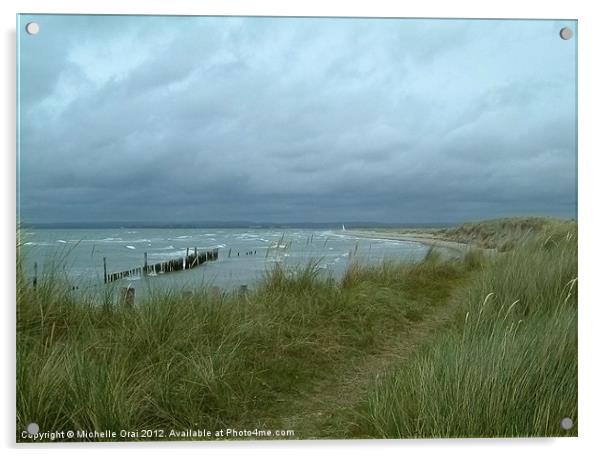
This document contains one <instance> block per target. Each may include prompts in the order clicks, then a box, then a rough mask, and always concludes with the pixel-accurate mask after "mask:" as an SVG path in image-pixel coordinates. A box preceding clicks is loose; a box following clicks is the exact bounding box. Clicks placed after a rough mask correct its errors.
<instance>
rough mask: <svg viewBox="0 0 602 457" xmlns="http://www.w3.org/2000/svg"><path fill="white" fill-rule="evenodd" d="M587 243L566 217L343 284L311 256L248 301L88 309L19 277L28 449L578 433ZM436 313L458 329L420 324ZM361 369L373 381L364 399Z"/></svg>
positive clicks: (45, 284) (354, 273) (223, 298)
mask: <svg viewBox="0 0 602 457" xmlns="http://www.w3.org/2000/svg"><path fill="white" fill-rule="evenodd" d="M575 236H576V226H575V224H570V223H569V224H554V225H552V226H551V228H550V229H549V230H547V231H546V232H545V233H542V234H538V235H537V236H536V237H531V238H529V239H528V240H525V241H524V242H521V244H520V245H518V246H517V247H516V248H514V249H512V250H510V251H508V252H505V253H503V254H498V255H495V256H484V255H482V254H481V253H480V252H478V251H471V252H470V253H468V254H467V255H466V256H464V258H463V259H455V260H454V259H445V258H441V257H440V256H438V255H437V253H436V251H433V252H431V253H430V254H429V255H428V256H427V258H426V259H425V260H424V261H423V262H418V263H412V264H398V263H383V264H382V265H378V266H372V267H365V266H359V265H356V264H350V265H349V268H348V270H347V273H346V274H345V275H344V277H343V278H342V280H341V281H335V280H333V279H332V278H324V277H322V276H320V275H319V274H318V270H317V268H316V267H317V266H316V264H315V263H310V264H308V265H307V267H305V268H301V269H299V270H297V271H294V272H291V271H287V270H284V269H279V268H276V269H274V270H272V271H269V272H267V273H266V276H265V278H264V279H263V281H262V282H261V283H260V284H259V285H258V286H257V288H256V290H255V291H250V292H249V293H247V294H245V295H242V296H239V295H238V294H234V293H232V294H228V293H216V292H215V291H212V290H210V289H207V290H199V291H197V292H195V293H194V294H192V295H186V294H182V293H179V292H177V291H171V292H169V291H167V292H165V293H161V294H151V295H150V296H149V297H148V298H147V299H145V300H143V301H141V302H140V303H137V304H136V305H135V306H134V307H133V308H131V309H123V308H120V307H116V306H112V305H111V303H110V302H108V301H107V302H106V303H103V304H100V305H98V304H94V303H92V302H90V301H88V300H85V299H81V298H75V297H74V296H72V295H70V293H69V291H68V288H67V287H64V285H63V282H62V281H61V280H60V278H56V277H42V278H40V279H39V281H38V287H37V288H36V290H34V289H33V288H32V287H31V284H30V283H29V281H26V279H25V278H24V277H23V275H22V274H21V273H20V271H21V270H20V268H19V266H17V267H18V268H17V383H16V385H17V418H16V426H17V439H18V440H21V437H20V431H21V430H23V428H24V427H25V426H26V425H27V424H28V423H30V422H36V423H38V424H39V425H40V429H41V430H99V431H100V430H107V429H111V430H122V429H125V430H135V429H144V428H153V429H157V428H163V429H166V430H169V429H178V430H183V429H189V428H190V429H197V428H205V429H218V428H277V427H280V428H284V427H287V426H290V424H291V421H294V420H297V419H298V418H301V419H299V420H297V422H296V427H295V428H296V430H295V436H294V437H295V438H310V437H321V438H353V437H374V438H380V437H442V436H453V437H457V436H542V435H563V434H568V435H574V434H576V427H575V428H573V429H572V430H570V431H568V432H562V431H561V430H559V422H560V420H561V419H562V418H563V417H571V418H572V419H573V420H575V421H576V418H577V411H576V408H577V341H576V338H577V331H576V324H577V323H576V320H577V307H576V293H577V285H576V277H577V264H576V256H577V251H576V246H577V244H576V239H575ZM449 310H453V311H454V313H450V312H449ZM446 313H447V314H449V315H451V318H448V319H447V320H443V319H442V318H441V316H443V315H444V314H446ZM437 319H439V320H442V321H445V322H447V324H446V325H445V326H444V327H441V326H439V327H437V330H436V331H435V330H431V331H426V330H421V332H417V331H415V330H416V329H418V328H422V329H430V328H431V327H432V328H433V329H434V328H435V327H434V326H429V323H430V322H431V321H433V322H434V321H437ZM421 326H422V327H421ZM412 332H414V333H415V335H414V337H413V338H414V339H413V340H412V341H414V340H415V341H414V343H412V345H411V348H409V347H405V346H404V341H405V339H406V338H409V336H408V335H412ZM397 347H399V348H401V349H394V348H397ZM396 350H399V351H405V352H404V353H403V354H400V355H401V357H400V358H397V359H396V358H393V359H392V360H393V361H392V362H391V363H389V364H384V365H383V364H376V363H372V362H371V361H373V360H380V359H379V357H381V355H382V354H389V353H393V352H395V351H396ZM387 360H388V359H387ZM373 367H377V368H373ZM361 371H367V372H366V373H355V372H361ZM349 373H355V374H354V376H356V375H357V379H361V378H365V379H376V381H375V382H373V383H367V385H366V386H365V388H360V387H359V386H358V387H357V388H356V386H355V385H354V383H355V381H350V380H349V379H346V377H347V376H348V375H349ZM325 381H329V382H330V381H332V382H330V384H329V383H326V382H325ZM326 385H334V386H335V387H336V386H338V385H346V386H347V388H348V390H350V392H352V393H353V395H350V394H347V396H348V397H351V398H340V397H341V395H342V394H340V393H338V390H337V389H336V388H334V390H333V392H325V391H324V390H323V389H325V387H320V386H326ZM318 396H323V397H324V398H325V399H327V400H328V401H332V403H328V402H327V401H326V400H324V401H322V400H320V401H316V398H317V397H318ZM335 403H340V404H344V408H343V407H341V408H337V407H335V406H336V405H335ZM330 404H332V408H331V413H330V414H329V417H328V418H326V419H324V420H325V421H326V422H325V426H322V424H320V426H319V427H317V426H316V427H312V423H313V422H314V421H316V420H318V418H319V417H322V418H323V416H324V415H322V416H320V414H322V413H321V412H319V413H318V412H317V411H316V410H315V408H317V407H318V406H319V407H321V408H324V407H326V408H328V407H329V405H330ZM316 405H318V406H316ZM324 405H326V406H324ZM304 418H305V419H304ZM310 429H312V430H311V431H310ZM124 439H125V438H124Z"/></svg>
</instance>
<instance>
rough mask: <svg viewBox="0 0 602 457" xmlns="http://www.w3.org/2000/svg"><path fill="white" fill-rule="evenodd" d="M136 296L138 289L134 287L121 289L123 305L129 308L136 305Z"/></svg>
mask: <svg viewBox="0 0 602 457" xmlns="http://www.w3.org/2000/svg"><path fill="white" fill-rule="evenodd" d="M135 296H136V289H134V288H133V287H122V288H121V304H122V306H125V307H127V308H129V307H131V306H132V305H133V304H134V298H135Z"/></svg>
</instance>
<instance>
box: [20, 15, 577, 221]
mask: <svg viewBox="0 0 602 457" xmlns="http://www.w3.org/2000/svg"><path fill="white" fill-rule="evenodd" d="M25 19H26V18H25ZM36 20H37V21H38V22H40V23H41V34H40V35H39V36H38V37H35V39H32V38H31V37H28V36H26V35H23V36H21V37H20V42H21V49H20V55H21V62H20V93H21V98H20V103H21V118H20V128H21V134H20V151H21V155H20V165H21V174H20V176H19V185H20V189H19V190H20V210H21V217H22V219H23V220H25V221H31V222H49V221H92V220H98V221H103V220H123V221H126V220H137V221H143V220H147V221H151V220H156V221H161V222H169V221H170V220H171V219H178V220H204V219H205V220H241V219H247V220H256V221H267V220H272V221H331V220H358V221H361V220H370V221H377V220H380V221H383V222H427V221H433V222H436V221H451V222H453V221H460V220H463V219H467V218H470V219H474V218H481V217H494V216H503V215H511V214H515V213H516V214H548V215H558V216H564V217H574V216H575V212H576V197H575V196H576V173H575V164H576V146H575V143H576V129H575V115H576V113H575V84H576V81H575V79H574V66H575V65H576V61H575V47H574V43H575V41H574V40H573V41H571V42H564V41H562V40H559V39H558V35H557V30H556V29H557V28H558V27H559V26H560V25H561V24H562V25H565V24H566V23H558V22H555V21H466V20H454V21H452V20H449V21H445V20H443V21H441V20H440V21H427V20H359V19H358V20H349V19H292V18H289V19H270V18H178V17H173V18H161V17H119V16H117V17H85V16H69V17H67V16H40V17H36ZM42 37H43V39H42ZM74 37H77V39H76V38H74ZM509 37H510V38H509ZM36 40H37V41H36ZM492 53H494V54H495V55H492ZM89 56H92V57H89ZM90 61H92V62H93V63H92V64H90Z"/></svg>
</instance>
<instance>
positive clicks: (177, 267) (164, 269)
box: [103, 248, 218, 284]
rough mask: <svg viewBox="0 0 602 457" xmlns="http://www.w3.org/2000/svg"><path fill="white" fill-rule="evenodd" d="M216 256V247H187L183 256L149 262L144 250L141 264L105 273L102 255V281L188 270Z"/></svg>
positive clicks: (108, 281) (105, 262) (104, 262)
mask: <svg viewBox="0 0 602 457" xmlns="http://www.w3.org/2000/svg"><path fill="white" fill-rule="evenodd" d="M217 256H218V250H217V249H212V250H210V251H202V252H201V251H198V250H197V248H194V249H193V250H192V249H190V248H187V249H186V255H185V256H184V257H178V258H175V259H171V260H166V261H164V262H158V263H152V264H149V263H148V255H147V253H146V252H145V253H144V265H143V266H141V267H136V268H131V269H129V270H124V271H118V272H115V273H107V258H106V257H103V266H104V282H105V284H108V283H111V282H114V281H118V280H120V279H123V278H127V277H130V276H148V275H158V274H165V273H172V272H175V271H182V270H190V269H192V268H195V267H198V266H199V265H201V264H203V263H205V262H207V261H210V260H217Z"/></svg>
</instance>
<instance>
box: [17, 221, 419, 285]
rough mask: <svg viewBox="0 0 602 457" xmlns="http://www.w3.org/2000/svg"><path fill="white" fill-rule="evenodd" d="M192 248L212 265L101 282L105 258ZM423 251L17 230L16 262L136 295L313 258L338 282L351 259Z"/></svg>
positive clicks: (317, 241) (130, 261)
mask: <svg viewBox="0 0 602 457" xmlns="http://www.w3.org/2000/svg"><path fill="white" fill-rule="evenodd" d="M195 247H196V248H197V249H198V250H200V251H203V250H209V249H214V248H217V249H219V258H218V260H217V261H211V262H206V263H204V264H202V265H201V266H199V267H196V268H194V269H191V270H186V271H179V272H174V273H168V274H160V275H157V276H150V277H149V276H146V277H144V276H142V277H139V276H133V277H129V278H125V279H122V280H119V281H116V282H114V283H111V284H110V285H108V286H106V285H104V281H103V257H106V261H107V272H108V273H113V272H117V271H123V270H129V269H132V268H136V267H142V266H143V264H144V253H145V252H146V253H147V255H148V263H149V264H152V263H157V262H160V261H165V260H171V259H175V258H178V257H183V256H184V255H185V254H186V249H187V248H189V249H191V250H193V249H194V248H195ZM427 250H428V248H427V247H426V246H424V245H422V244H420V243H415V242H407V241H393V240H384V239H367V238H358V237H356V236H354V235H353V234H352V233H349V232H343V231H339V230H315V229H288V230H287V229H168V228H162V229H152V228H140V229H132V228H124V229H29V230H27V229H26V230H23V231H22V232H21V248H20V258H21V261H22V264H23V266H24V270H25V272H26V275H27V276H28V277H30V278H33V275H34V263H37V265H38V266H37V270H38V278H41V277H42V276H43V275H48V274H54V275H59V277H61V278H64V279H66V280H67V281H68V282H69V283H70V284H71V285H73V287H76V288H77V290H80V291H87V292H91V293H94V292H101V293H104V292H106V289H107V288H112V289H115V288H120V287H125V286H132V287H135V288H136V289H137V293H136V295H137V296H139V292H138V291H139V290H140V291H142V292H143V293H145V291H146V293H147V292H148V291H149V290H159V289H173V290H176V289H180V290H181V289H186V290H193V289H195V288H197V287H199V286H217V287H220V288H223V289H228V290H231V289H233V288H236V287H239V286H241V285H248V286H249V287H253V286H254V285H255V284H257V282H258V281H259V280H261V278H262V276H263V275H264V274H265V272H266V271H267V270H269V269H271V268H273V266H274V265H275V264H280V265H283V266H287V267H292V268H294V267H299V266H301V267H302V266H305V265H307V264H308V262H310V261H315V262H317V264H318V268H319V269H320V271H321V272H322V274H324V275H330V276H332V277H334V278H340V277H341V275H342V274H343V273H344V271H345V269H346V268H347V266H348V264H349V262H350V261H355V262H358V263H360V264H374V263H382V262H383V261H391V260H392V261H418V260H421V259H422V258H423V257H424V256H425V254H426V252H427Z"/></svg>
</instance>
